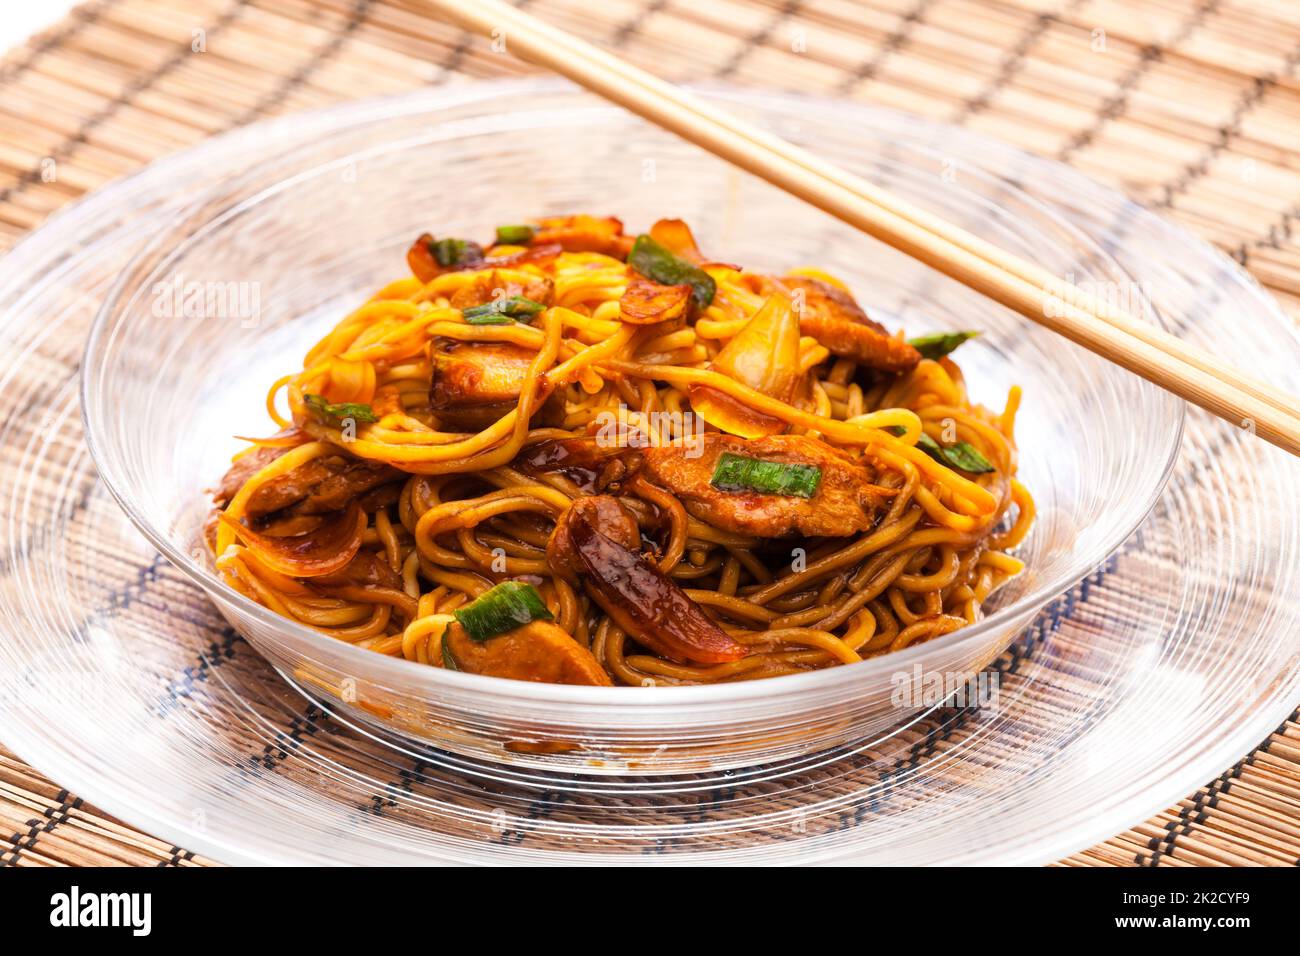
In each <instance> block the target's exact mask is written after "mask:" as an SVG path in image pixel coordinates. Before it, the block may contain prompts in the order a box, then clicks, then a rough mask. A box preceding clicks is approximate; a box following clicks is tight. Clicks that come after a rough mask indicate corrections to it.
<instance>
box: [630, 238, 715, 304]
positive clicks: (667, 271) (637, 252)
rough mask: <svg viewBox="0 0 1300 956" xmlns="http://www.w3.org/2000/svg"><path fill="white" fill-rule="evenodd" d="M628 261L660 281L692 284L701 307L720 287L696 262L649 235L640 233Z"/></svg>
mask: <svg viewBox="0 0 1300 956" xmlns="http://www.w3.org/2000/svg"><path fill="white" fill-rule="evenodd" d="M627 262H628V265H630V266H631V267H632V268H633V269H635V270H636V271H637V272H639V273H641V274H642V275H643V276H645V277H646V278H647V279H650V280H652V281H654V282H658V283H659V284H660V285H682V284H683V283H685V284H687V285H689V286H690V287H691V295H692V297H693V298H694V299H695V304H696V305H698V306H699V307H700V308H701V309H703V308H705V307H706V306H707V305H708V304H709V303H710V302H712V301H713V295H714V293H715V292H717V291H718V284H717V283H716V282H714V281H713V276H711V275H709V274H708V273H707V272H705V271H704V270H703V269H701V268H700V267H699V266H696V265H692V264H691V263H689V262H687V261H686V260H685V259H682V258H680V257H679V256H676V255H674V254H673V252H672V251H671V250H670V249H668V247H667V246H665V245H663V244H662V243H659V242H656V241H655V240H654V239H652V238H650V237H649V236H648V235H640V236H637V237H636V242H634V243H632V251H631V252H630V253H628V257H627Z"/></svg>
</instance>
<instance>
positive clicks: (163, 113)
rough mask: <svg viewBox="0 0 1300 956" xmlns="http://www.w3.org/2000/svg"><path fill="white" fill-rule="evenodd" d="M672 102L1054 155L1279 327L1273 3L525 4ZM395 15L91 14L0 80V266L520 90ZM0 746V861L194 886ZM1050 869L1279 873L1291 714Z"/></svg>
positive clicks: (1276, 10) (1282, 227) (1297, 835)
mask: <svg viewBox="0 0 1300 956" xmlns="http://www.w3.org/2000/svg"><path fill="white" fill-rule="evenodd" d="M523 2H524V3H527V5H529V6H530V7H531V8H533V9H534V10H535V12H537V13H539V14H541V15H542V16H544V17H546V18H547V19H549V20H551V21H552V22H554V23H556V24H557V25H560V26H563V27H565V28H566V29H569V30H572V31H574V32H576V33H578V34H580V35H582V36H584V37H586V38H587V39H589V40H592V41H594V42H596V43H599V44H602V45H605V46H607V47H612V48H615V49H617V50H618V51H619V52H620V54H621V55H624V56H627V57H628V58H629V59H631V60H632V61H634V62H637V63H640V64H642V65H646V66H649V67H651V68H652V69H654V70H655V71H656V72H658V73H659V74H661V75H663V76H666V77H668V78H671V79H675V80H679V81H688V80H689V81H697V82H698V81H701V80H708V79H721V80H727V81H729V82H733V83H739V84H753V85H759V86H768V87H771V86H779V87H782V88H785V89H792V90H799V91H806V92H818V93H834V94H837V95H840V96H846V97H850V98H854V99H862V100H865V101H870V102H873V103H877V104H881V105H885V106H892V107H896V108H900V109H905V110H910V111H912V112H916V113H920V114H923V115H926V116H930V117H935V118H939V119H944V120H948V121H951V122H955V123H959V124H962V125H964V126H967V127H969V128H971V129H974V130H977V131H979V132H982V133H986V134H989V135H992V136H996V137H999V138H1001V139H1004V140H1007V141H1010V142H1012V143H1015V144H1017V145H1019V146H1021V147H1023V148H1025V149H1028V150H1030V151H1032V152H1036V153H1039V154H1042V155H1046V156H1052V157H1056V158H1059V159H1062V160H1065V161H1068V162H1070V163H1071V164H1073V165H1075V166H1077V167H1078V168H1080V169H1081V170H1083V171H1084V172H1086V173H1088V174H1089V175H1091V176H1093V177H1095V178H1097V179H1099V180H1101V181H1103V182H1106V183H1109V184H1112V185H1114V186H1116V187H1117V188H1120V189H1122V190H1124V191H1125V192H1127V193H1128V194H1129V195H1131V196H1132V197H1134V198H1135V199H1138V200H1139V201H1142V202H1144V203H1146V204H1148V205H1151V206H1154V207H1157V208H1159V209H1161V210H1162V211H1163V212H1164V213H1165V214H1166V215H1168V216H1170V217H1172V218H1173V219H1175V220H1178V221H1180V222H1182V223H1183V224H1185V225H1186V226H1187V227H1188V228H1190V229H1191V230H1192V231H1193V232H1196V233H1197V234H1199V235H1201V236H1202V237H1204V238H1205V239H1207V240H1209V241H1210V242H1213V243H1214V244H1215V245H1217V246H1218V247H1219V248H1221V249H1223V250H1224V251H1225V252H1227V253H1228V254H1229V255H1231V256H1233V257H1234V258H1235V259H1236V260H1237V261H1238V262H1240V263H1242V264H1243V265H1244V266H1245V267H1246V268H1247V269H1248V270H1249V271H1250V272H1251V273H1252V274H1253V275H1254V276H1255V278H1256V279H1258V280H1259V281H1260V282H1261V283H1262V284H1263V285H1264V286H1265V287H1267V288H1268V289H1269V290H1270V291H1271V292H1272V293H1273V294H1274V295H1275V296H1276V297H1277V299H1278V300H1279V302H1280V303H1281V305H1282V307H1283V308H1284V309H1285V310H1286V311H1287V312H1288V314H1289V315H1290V316H1291V317H1292V318H1293V319H1300V79H1298V78H1297V72H1298V71H1300V6H1298V5H1296V4H1295V3H1293V2H1290V0H1250V2H1245V0H1238V2H1225V0H1125V2H1119V0H1063V2H1050V0H1001V2H989V0H978V2H977V0H817V2H815V3H814V2H812V0H808V2H800V0H784V2H778V0H708V2H704V3H701V2H698V0H603V2H602V3H600V4H587V3H582V2H579V0H535V2H532V3H528V0H523ZM526 70H527V68H526V67H524V66H522V65H521V64H520V63H518V62H517V61H515V60H514V59H512V58H511V57H510V56H508V55H503V54H500V53H495V52H493V51H492V49H491V47H490V45H489V43H488V41H487V40H485V39H476V38H472V37H470V36H469V35H468V34H466V33H464V32H462V31H460V30H457V29H454V28H451V27H447V26H442V25H439V24H437V23H429V22H427V21H425V20H424V19H423V18H422V17H421V16H420V14H419V13H418V8H417V6H416V5H415V4H414V3H411V2H404V0H185V2H165V0H98V2H91V3H87V4H84V5H83V6H81V7H78V8H77V9H76V10H74V11H73V12H72V13H71V14H70V15H69V16H68V17H67V18H66V19H65V20H64V21H63V22H61V23H60V24H58V25H57V26H55V27H54V28H52V29H50V30H49V31H47V32H45V33H44V34H42V35H40V36H38V37H36V38H34V39H32V40H31V41H29V42H28V43H27V44H26V45H24V46H23V47H20V48H18V49H15V50H13V51H10V52H9V53H8V54H7V55H6V56H5V57H4V58H3V60H0V251H3V250H7V249H8V248H10V247H11V246H12V245H13V244H14V243H15V242H16V241H17V240H18V239H19V238H20V237H21V236H22V235H23V234H24V233H25V232H26V231H28V230H29V229H32V228H33V227H35V226H37V225H38V224H39V223H40V222H41V221H42V220H43V219H44V218H45V217H46V216H48V215H49V214H50V213H51V212H53V211H54V210H56V209H58V208H59V207H60V206H62V205H64V204H65V203H67V202H69V201H70V200H72V199H75V198H76V197H78V196H80V195H81V194H83V193H85V192H86V191H88V190H91V189H94V188H96V187H98V186H100V185H102V184H104V183H106V182H107V181H109V180H110V179H113V178H115V177H117V176H120V175H122V174H124V173H128V172H130V171H132V170H134V169H136V168H138V167H139V166H140V165H141V164H143V163H145V162H147V161H149V160H150V159H152V158H154V157H157V156H160V155H163V154H165V153H168V152H171V151H174V150H177V149H180V148H182V147H185V146H188V145H190V144H192V143H195V142H197V141H199V140H201V139H203V138H204V137H206V136H210V135H212V134H214V133H218V132H221V131H224V130H227V129H231V128H233V127H236V126H239V125H241V124H244V123H248V122H251V121H253V120H255V119H258V118H260V117H264V116H270V115H276V114H279V113H285V112H290V111H295V110H301V109H309V108H312V107H317V106H323V105H327V104H330V103H333V102H336V101H339V100H343V99H351V98H356V97H360V96H368V95H373V94H382V93H393V92H400V91H402V90H407V89H411V88H413V87H418V86H422V85H429V84H435V85H436V84H447V83H459V82H465V81H467V80H470V79H472V78H476V77H487V76H501V75H509V74H517V73H521V72H525V71H526ZM210 863H211V861H208V860H203V859H201V858H198V857H195V856H194V854H192V853H190V852H189V851H187V850H186V849H184V848H182V847H177V846H170V845H168V844H166V843H165V842H163V841H160V840H157V839H155V838H153V837H150V836H147V835H145V834H143V833H140V832H138V831H136V830H133V829H132V828H130V827H128V826H126V825H124V824H122V823H119V822H117V821H116V820H114V819H112V818H111V817H109V816H107V815H105V814H103V813H101V812H100V811H98V810H96V809H95V808H94V807H92V806H90V805H88V804H86V803H84V802H83V801H82V800H81V799H80V798H78V797H77V796H75V795H74V794H71V793H69V792H68V791H66V790H63V789H60V788H59V787H58V785H57V784H55V783H54V782H52V781H49V780H47V779H46V778H45V777H43V776H42V775H40V774H39V773H37V772H36V771H35V770H33V769H32V768H30V767H28V766H26V765H25V764H24V763H23V762H22V761H21V760H19V759H18V758H17V757H16V756H14V755H13V754H11V753H9V752H8V751H6V750H4V749H3V747H0V864H3V865H18V866H33V865H35V866H39V865H60V864H70V865H111V864H142V865H158V866H193V865H201V864H210ZM1063 863H1064V864H1065V865H1071V866H1134V865H1136V866H1170V865H1173V866H1179V865H1184V866H1185V865H1232V864H1238V865H1249V864H1260V865H1297V864H1300V711H1297V712H1295V713H1293V714H1292V715H1291V718H1290V719H1289V720H1288V721H1287V722H1286V723H1285V724H1283V726H1281V727H1279V728H1277V730H1276V731H1275V732H1274V733H1273V734H1272V735H1271V736H1270V737H1269V738H1268V739H1267V740H1264V741H1262V742H1261V744H1260V746H1259V747H1258V748H1256V749H1255V750H1254V751H1252V752H1251V753H1250V754H1247V755H1246V756H1244V757H1243V758H1242V759H1241V760H1240V761H1239V762H1238V763H1237V764H1235V765H1234V766H1233V767H1231V768H1229V769H1228V770H1227V771H1225V772H1224V773H1223V774H1222V775H1221V776H1219V777H1218V778H1216V779H1215V780H1213V781H1211V782H1209V783H1207V784H1206V785H1205V786H1204V787H1202V788H1201V789H1200V790H1198V791H1196V793H1194V794H1191V795H1190V796H1188V797H1187V798H1186V799H1184V800H1182V801H1181V802H1180V803H1179V804H1177V805H1176V806H1173V807H1170V808H1169V809H1167V810H1165V811H1164V812H1163V813H1161V814H1158V815H1157V816H1155V817H1153V818H1152V819H1150V820H1148V821H1147V822H1146V823H1143V824H1142V825H1140V826H1137V827H1134V828H1133V829H1131V830H1129V831H1127V832H1125V833H1122V834H1120V835H1118V836H1116V837H1114V838H1113V839H1111V840H1108V841H1107V842H1106V843H1103V844H1101V845H1099V846H1096V847H1093V848H1092V849H1090V850H1087V851H1085V852H1082V853H1079V854H1077V855H1076V856H1074V857H1071V858H1069V859H1068V860H1065V861H1063Z"/></svg>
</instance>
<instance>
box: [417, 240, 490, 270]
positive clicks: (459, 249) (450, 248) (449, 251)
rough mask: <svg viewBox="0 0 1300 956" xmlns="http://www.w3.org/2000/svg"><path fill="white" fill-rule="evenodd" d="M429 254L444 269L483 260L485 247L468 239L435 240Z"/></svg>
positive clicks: (430, 246) (430, 244) (431, 243)
mask: <svg viewBox="0 0 1300 956" xmlns="http://www.w3.org/2000/svg"><path fill="white" fill-rule="evenodd" d="M429 252H431V253H432V254H433V258H435V259H436V260H438V265H440V266H442V267H443V268H444V269H446V268H447V267H449V266H458V265H462V264H464V263H466V262H477V261H478V260H480V259H482V258H483V247H482V246H480V245H479V244H478V243H477V242H471V241H470V240H468V239H435V240H433V241H432V242H430V243H429Z"/></svg>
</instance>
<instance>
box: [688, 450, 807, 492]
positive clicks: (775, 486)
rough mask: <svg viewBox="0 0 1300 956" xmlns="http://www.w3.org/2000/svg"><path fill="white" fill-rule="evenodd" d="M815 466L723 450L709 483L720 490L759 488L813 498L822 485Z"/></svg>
mask: <svg viewBox="0 0 1300 956" xmlns="http://www.w3.org/2000/svg"><path fill="white" fill-rule="evenodd" d="M821 480H822V470H821V469H820V468H818V467H817V466H816V465H797V464H790V463H786V462H780V461H763V460H761V459H758V458H746V457H745V456H743V455H736V454H733V453H731V452H729V451H728V452H723V453H722V455H721V456H720V457H719V458H718V465H717V467H716V468H715V469H714V470H713V478H712V479H711V480H710V482H709V484H711V485H713V487H714V488H717V489H718V490H719V491H757V492H761V493H763V494H769V495H787V496H791V497H798V498H811V497H812V496H813V495H815V494H816V493H817V486H818V485H819V484H821Z"/></svg>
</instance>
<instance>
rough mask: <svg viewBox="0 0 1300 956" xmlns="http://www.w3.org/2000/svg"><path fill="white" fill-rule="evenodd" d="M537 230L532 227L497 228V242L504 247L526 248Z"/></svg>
mask: <svg viewBox="0 0 1300 956" xmlns="http://www.w3.org/2000/svg"><path fill="white" fill-rule="evenodd" d="M535 235H537V230H536V229H534V228H533V227H532V226H524V225H519V226H497V242H498V243H499V244H501V245H503V246H526V245H528V243H530V242H532V241H533V236H535Z"/></svg>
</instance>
